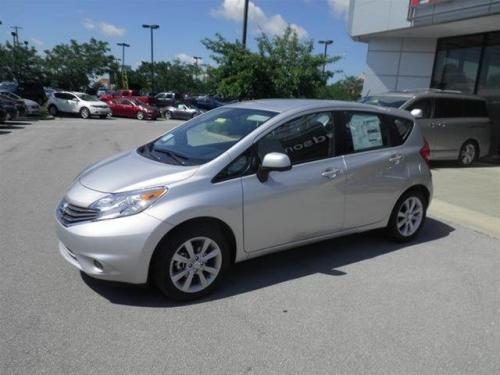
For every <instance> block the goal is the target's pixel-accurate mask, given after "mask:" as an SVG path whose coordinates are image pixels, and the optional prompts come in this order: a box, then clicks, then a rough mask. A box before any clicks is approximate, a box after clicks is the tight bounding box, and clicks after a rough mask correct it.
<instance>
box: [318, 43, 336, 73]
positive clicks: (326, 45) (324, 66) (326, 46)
mask: <svg viewBox="0 0 500 375" xmlns="http://www.w3.org/2000/svg"><path fill="white" fill-rule="evenodd" d="M318 43H319V44H324V45H325V52H324V54H323V57H324V58H325V63H324V64H323V76H324V75H325V69H326V50H327V48H328V45H330V44H332V43H333V40H320V41H319V42H318Z"/></svg>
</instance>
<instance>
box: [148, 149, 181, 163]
mask: <svg viewBox="0 0 500 375" xmlns="http://www.w3.org/2000/svg"><path fill="white" fill-rule="evenodd" d="M152 151H156V152H159V153H162V154H165V155H167V156H169V157H170V158H171V159H173V160H175V161H176V162H177V163H178V164H180V165H185V160H187V159H188V158H186V157H185V156H182V155H179V154H176V153H175V152H173V151H170V150H166V149H163V148H154V146H153V147H152Z"/></svg>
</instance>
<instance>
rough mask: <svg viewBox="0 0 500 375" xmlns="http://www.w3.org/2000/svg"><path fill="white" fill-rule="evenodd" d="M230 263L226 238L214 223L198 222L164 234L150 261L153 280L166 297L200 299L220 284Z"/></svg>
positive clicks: (185, 299) (180, 299) (181, 299)
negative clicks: (164, 236)
mask: <svg viewBox="0 0 500 375" xmlns="http://www.w3.org/2000/svg"><path fill="white" fill-rule="evenodd" d="M229 266H230V251H229V246H228V242H227V240H226V238H225V237H224V235H223V234H222V232H221V231H220V229H219V228H218V227H217V226H213V225H209V224H201V225H196V226H190V227H187V228H183V230H182V231H177V232H176V233H174V234H173V235H172V236H167V237H166V239H165V241H164V242H163V243H162V244H161V245H160V248H159V249H158V250H157V254H155V257H154V260H153V268H152V271H153V274H152V276H153V279H154V281H155V283H156V285H157V286H158V288H159V289H160V290H161V291H162V292H163V294H165V295H166V296H167V297H169V298H172V299H175V300H179V301H189V300H194V299H198V298H201V297H203V296H205V295H207V294H208V293H210V292H211V291H212V290H214V289H215V288H216V286H217V285H218V284H219V283H220V281H221V279H222V277H223V276H224V274H225V273H226V271H227V270H228V269H229Z"/></svg>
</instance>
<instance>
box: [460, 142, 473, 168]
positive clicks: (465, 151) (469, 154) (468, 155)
mask: <svg viewBox="0 0 500 375" xmlns="http://www.w3.org/2000/svg"><path fill="white" fill-rule="evenodd" d="M477 156H478V150H477V146H476V144H475V143H474V142H472V141H467V142H465V143H464V144H463V145H462V148H461V149H460V154H459V156H458V162H459V163H460V165H462V166H464V167H467V166H469V165H471V164H472V163H473V162H474V161H475V160H476V159H477Z"/></svg>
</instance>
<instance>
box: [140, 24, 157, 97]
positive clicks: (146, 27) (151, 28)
mask: <svg viewBox="0 0 500 375" xmlns="http://www.w3.org/2000/svg"><path fill="white" fill-rule="evenodd" d="M142 27H143V28H145V29H150V30H151V91H152V92H154V91H155V89H154V75H155V70H154V69H155V68H154V55H153V30H156V29H159V28H160V25H142Z"/></svg>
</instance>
